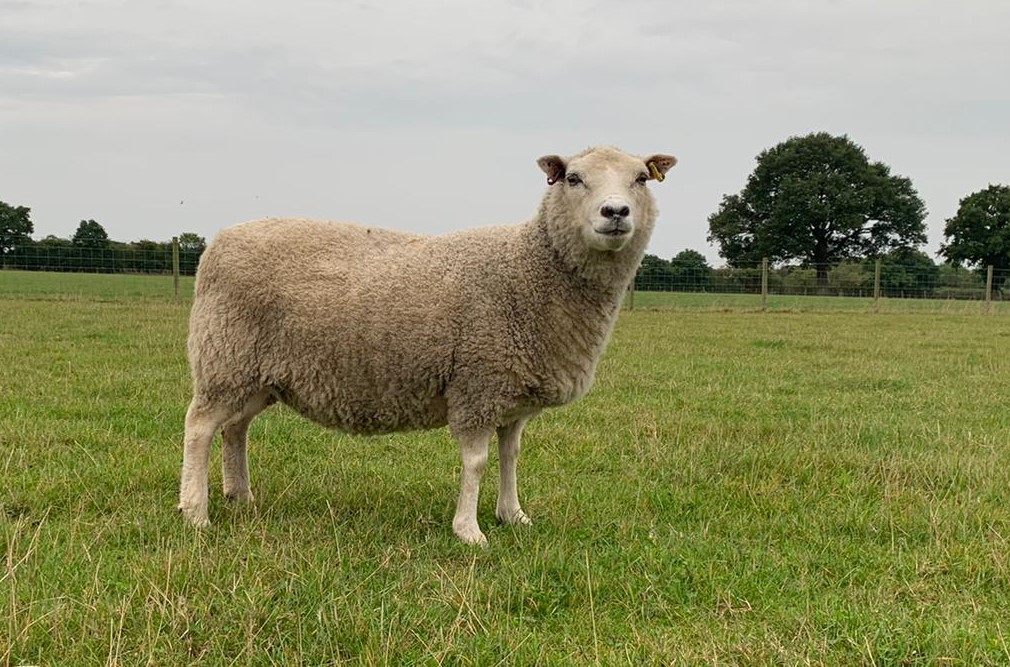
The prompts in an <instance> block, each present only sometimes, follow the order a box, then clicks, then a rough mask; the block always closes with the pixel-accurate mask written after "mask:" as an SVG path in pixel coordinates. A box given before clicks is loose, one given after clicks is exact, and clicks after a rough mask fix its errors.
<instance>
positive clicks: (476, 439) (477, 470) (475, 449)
mask: <svg viewBox="0 0 1010 667" xmlns="http://www.w3.org/2000/svg"><path fill="white" fill-rule="evenodd" d="M493 434H494V430H493V429H491V428H488V429H484V430H477V431H468V432H464V433H456V434H455V435H456V438H457V439H458V440H459V449H460V454H461V455H462V458H463V475H462V482H461V483H460V491H459V501H458V502H457V503H456V516H455V517H454V518H453V520H452V532H454V533H456V536H457V537H459V539H461V540H463V541H464V542H466V543H467V544H487V538H486V537H485V536H484V533H482V532H481V530H480V524H478V523H477V497H478V495H479V494H480V480H481V477H482V476H483V475H484V468H485V466H487V447H488V444H489V443H490V442H491V436H492V435H493Z"/></svg>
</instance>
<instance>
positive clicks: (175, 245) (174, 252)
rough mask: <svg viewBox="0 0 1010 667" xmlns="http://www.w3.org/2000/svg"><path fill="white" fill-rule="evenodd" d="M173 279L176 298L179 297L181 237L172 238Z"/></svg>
mask: <svg viewBox="0 0 1010 667" xmlns="http://www.w3.org/2000/svg"><path fill="white" fill-rule="evenodd" d="M172 279H173V281H174V282H175V296H176V298H178V296H179V237H178V236H173V237H172Z"/></svg>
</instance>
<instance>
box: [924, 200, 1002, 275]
mask: <svg viewBox="0 0 1010 667" xmlns="http://www.w3.org/2000/svg"><path fill="white" fill-rule="evenodd" d="M943 235H944V237H945V238H946V242H945V243H944V244H943V245H942V246H940V254H941V255H943V256H944V257H946V258H947V260H948V261H949V262H950V263H951V264H953V265H954V266H961V265H962V264H968V265H969V266H975V267H978V268H982V267H984V266H991V267H993V268H994V269H1001V270H1000V271H995V272H994V273H993V289H997V290H998V289H999V288H1000V285H1001V284H1002V282H1003V280H1004V279H1005V277H1006V273H1007V271H1006V270H1007V269H1010V186H1007V185H990V186H989V187H987V188H986V189H985V190H979V191H978V192H973V193H971V194H970V195H968V196H967V197H965V198H964V199H962V200H961V202H960V204H959V205H958V207H957V214H956V215H954V217H953V218H949V219H948V220H947V224H946V226H945V227H944V229H943Z"/></svg>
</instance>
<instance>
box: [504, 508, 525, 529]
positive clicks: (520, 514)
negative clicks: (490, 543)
mask: <svg viewBox="0 0 1010 667" xmlns="http://www.w3.org/2000/svg"><path fill="white" fill-rule="evenodd" d="M496 516H497V517H498V521H500V522H502V523H507V524H509V525H512V526H532V525H533V519H531V518H529V516H527V515H526V512H524V511H522V509H517V510H515V511H514V512H508V511H498V512H497V513H496Z"/></svg>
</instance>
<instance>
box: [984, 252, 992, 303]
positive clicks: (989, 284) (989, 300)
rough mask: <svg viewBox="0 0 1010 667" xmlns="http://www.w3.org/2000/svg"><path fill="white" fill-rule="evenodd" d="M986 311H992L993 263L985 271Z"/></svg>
mask: <svg viewBox="0 0 1010 667" xmlns="http://www.w3.org/2000/svg"><path fill="white" fill-rule="evenodd" d="M985 312H986V314H989V313H992V264H990V265H989V268H988V269H986V272H985Z"/></svg>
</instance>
